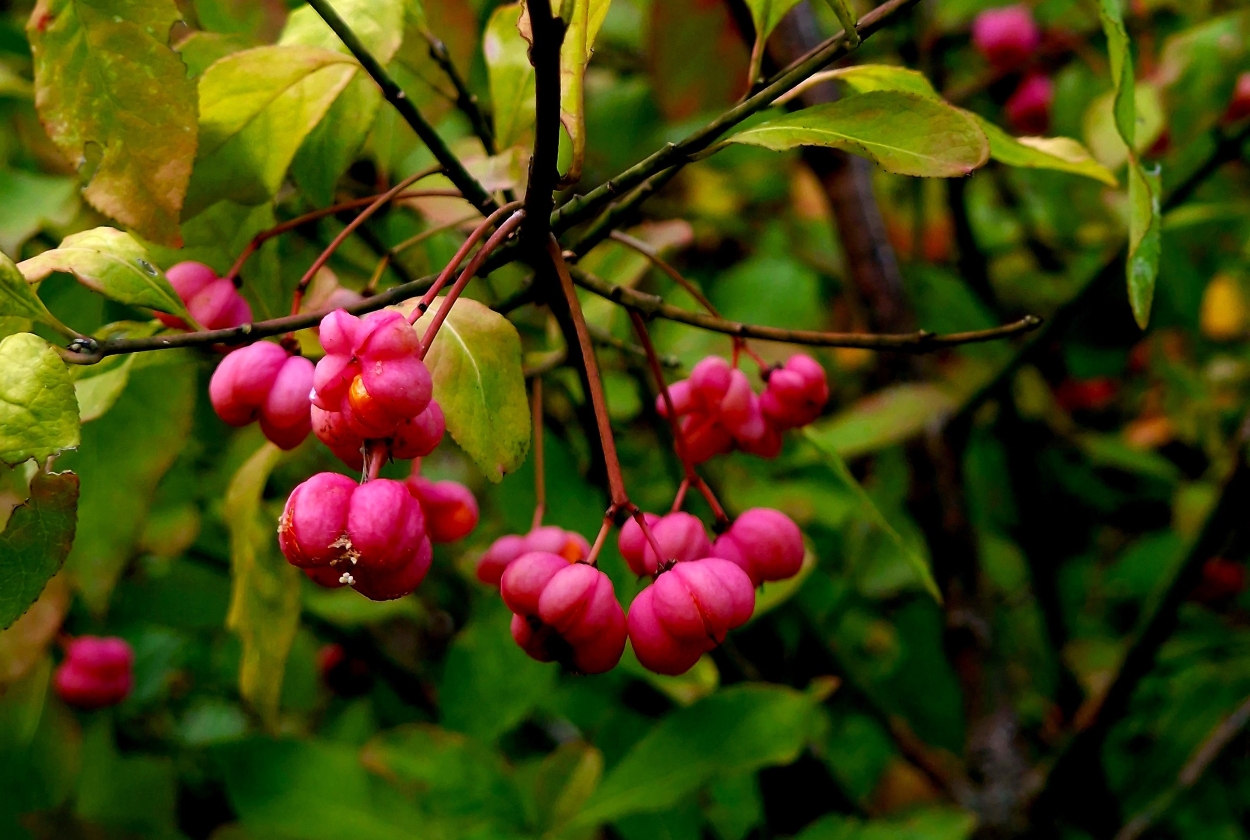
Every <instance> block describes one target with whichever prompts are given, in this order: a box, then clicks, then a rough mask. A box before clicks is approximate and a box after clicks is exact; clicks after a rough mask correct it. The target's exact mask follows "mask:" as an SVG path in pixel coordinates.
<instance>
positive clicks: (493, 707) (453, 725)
mask: <svg viewBox="0 0 1250 840" xmlns="http://www.w3.org/2000/svg"><path fill="white" fill-rule="evenodd" d="M477 610H478V611H477V612H475V614H474V620H473V621H472V622H471V623H469V625H468V626H466V627H465V629H464V630H462V631H461V632H460V634H459V635H458V636H456V640H455V641H454V642H452V645H451V649H450V650H449V651H448V653H447V661H446V664H445V665H444V666H443V681H442V684H441V685H440V686H439V693H438V697H439V707H440V709H441V711H442V722H443V725H444V726H446V727H447V728H448V729H453V730H455V731H457V732H464V733H466V734H468V735H472V736H474V737H476V738H480V739H481V740H483V741H494V740H495V739H496V738H498V737H499V736H500V735H502V734H504V733H505V732H507V731H508V730H510V729H512V728H513V727H514V726H516V725H517V724H518V723H520V722H521V721H522V720H523V719H524V718H525V716H526V715H528V714H529V713H530V711H531V710H533V709H534V708H535V707H537V706H538V704H539V703H540V702H542V700H543V698H544V697H545V696H546V694H547V693H548V692H549V691H550V690H551V688H552V686H553V685H554V683H555V678H556V669H555V668H554V667H553V666H550V665H543V664H542V663H539V662H535V661H534V660H533V659H530V658H529V657H528V656H526V655H525V653H524V652H523V651H522V650H521V649H520V648H519V647H517V646H516V643H515V642H513V641H512V636H511V634H510V633H509V631H508V625H509V622H510V621H511V619H512V614H511V613H510V612H508V610H507V608H506V607H504V605H503V603H502V602H500V601H499V599H497V598H496V599H490V600H486V601H485V602H483V601H478V603H477Z"/></svg>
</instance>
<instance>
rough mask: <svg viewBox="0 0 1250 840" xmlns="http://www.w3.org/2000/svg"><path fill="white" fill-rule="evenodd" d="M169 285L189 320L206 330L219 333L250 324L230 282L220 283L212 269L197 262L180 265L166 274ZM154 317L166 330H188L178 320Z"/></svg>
mask: <svg viewBox="0 0 1250 840" xmlns="http://www.w3.org/2000/svg"><path fill="white" fill-rule="evenodd" d="M165 277H166V278H167V279H168V280H169V284H170V285H171V286H173V287H174V291H175V292H177V293H178V297H179V298H181V299H182V302H183V304H185V305H186V307H187V311H188V312H190V313H191V317H192V318H194V319H195V320H196V321H198V322H199V323H200V325H201V326H203V327H204V328H205V329H209V330H222V329H227V328H229V327H237V326H240V325H242V324H248V323H251V321H252V307H250V306H249V305H248V303H247V301H246V300H244V299H243V296H242V295H240V294H239V290H238V289H236V288H235V287H234V284H233V283H231V282H230V281H229V280H223V279H219V278H218V277H217V273H216V272H214V271H213V270H212V269H211V268H209V267H208V266H206V265H204V263H198V262H180V263H178V264H177V265H171V266H170V267H169V270H168V271H166V272H165ZM156 317H157V318H159V319H160V321H161V323H163V324H165V325H166V326H169V327H175V328H178V329H184V330H185V329H187V327H188V324H187V323H186V322H185V321H183V320H182V319H181V318H176V317H174V316H173V315H166V314H165V313H162V312H158V313H157V314H156Z"/></svg>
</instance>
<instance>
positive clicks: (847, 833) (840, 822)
mask: <svg viewBox="0 0 1250 840" xmlns="http://www.w3.org/2000/svg"><path fill="white" fill-rule="evenodd" d="M976 827H977V818H976V817H975V816H974V815H973V814H972V813H970V812H968V811H963V810H960V809H957V808H925V809H923V810H918V811H912V812H911V813H908V814H906V815H904V816H890V817H886V818H884V819H877V820H867V821H865V820H861V819H857V818H855V817H846V816H842V815H841V814H830V815H828V816H825V817H822V818H821V819H819V820H817V821H816V822H814V823H812V824H811V825H809V826H808V827H807V828H805V829H803V831H802V833H800V834H799V835H798V836H797V837H796V838H795V840H896V838H898V839H901V838H904V837H906V838H907V840H968V838H969V837H971V836H972V832H973V831H974V830H975V829H976Z"/></svg>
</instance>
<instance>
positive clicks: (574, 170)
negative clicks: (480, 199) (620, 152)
mask: <svg viewBox="0 0 1250 840" xmlns="http://www.w3.org/2000/svg"><path fill="white" fill-rule="evenodd" d="M796 1H797V0H796ZM611 3H612V0H573V4H572V9H571V11H570V14H569V19H568V20H567V21H565V23H566V24H567V26H568V28H567V29H566V30H565V33H564V41H563V43H562V44H561V45H560V123H561V125H563V127H564V130H565V132H567V134H568V137H569V145H570V150H571V152H572V157H571V161H570V163H569V167H568V170H567V171H566V172H564V173H563V178H564V181H565V182H566V183H570V184H571V183H575V182H576V181H577V180H578V179H580V178H581V174H582V161H583V160H584V159H585V157H586V101H585V97H586V79H585V76H586V65H587V64H588V63H590V56H591V54H592V53H593V52H594V46H595V36H596V35H598V34H599V27H600V26H602V25H603V19H604V18H605V17H607V14H608V6H610V5H611Z"/></svg>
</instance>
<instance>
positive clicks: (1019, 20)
mask: <svg viewBox="0 0 1250 840" xmlns="http://www.w3.org/2000/svg"><path fill="white" fill-rule="evenodd" d="M1041 41H1042V34H1041V32H1040V31H1039V30H1038V28H1037V24H1036V23H1035V22H1034V20H1033V13H1032V12H1031V11H1029V8H1028V7H1027V6H1023V5H1017V6H1005V7H1003V8H1001V9H987V10H985V11H984V12H981V14H979V15H977V17H976V20H975V21H973V23H972V43H973V45H974V46H975V47H976V48H977V51H978V52H980V53H981V55H983V56H985V59H986V61H988V62H989V63H990V64H992V65H994V67H995V68H997V69H998V70H1012V69H1015V68H1016V67H1019V66H1020V65H1021V64H1023V63H1024V62H1025V61H1027V60H1028V59H1029V58H1030V57H1031V56H1032V55H1033V53H1034V52H1036V50H1037V47H1038V44H1040V43H1041Z"/></svg>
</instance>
